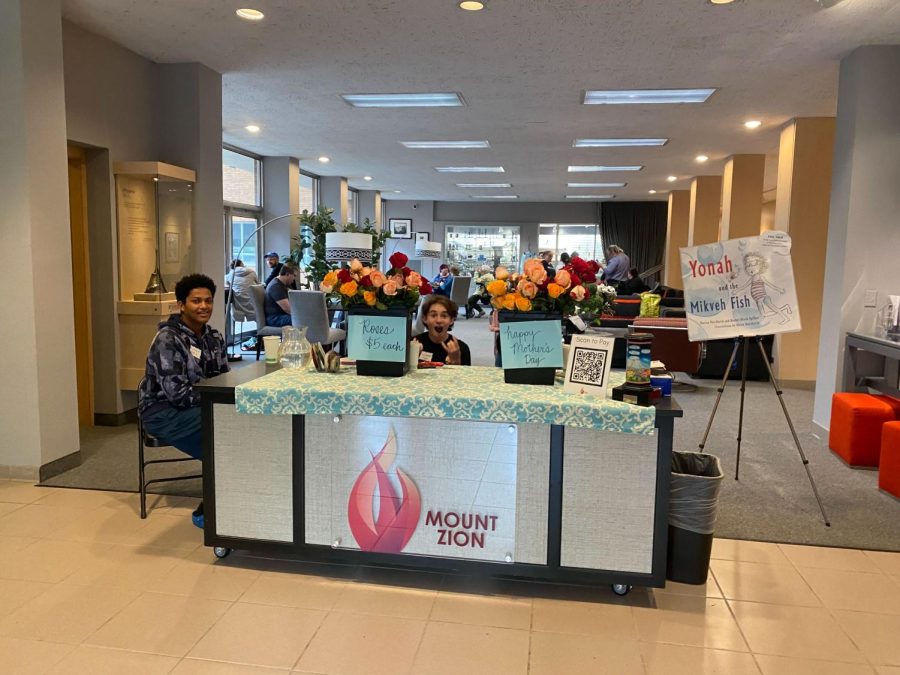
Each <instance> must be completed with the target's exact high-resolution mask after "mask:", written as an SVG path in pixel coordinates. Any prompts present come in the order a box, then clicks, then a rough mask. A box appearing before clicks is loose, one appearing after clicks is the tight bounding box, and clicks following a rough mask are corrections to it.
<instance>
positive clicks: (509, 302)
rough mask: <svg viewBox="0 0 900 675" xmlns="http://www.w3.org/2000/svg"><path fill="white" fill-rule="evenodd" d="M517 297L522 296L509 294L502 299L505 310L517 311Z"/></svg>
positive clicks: (501, 302)
mask: <svg viewBox="0 0 900 675" xmlns="http://www.w3.org/2000/svg"><path fill="white" fill-rule="evenodd" d="M517 297H521V296H517V295H516V294H515V293H507V294H506V295H504V296H503V297H501V298H500V304H502V305H503V309H515V308H516V298H517Z"/></svg>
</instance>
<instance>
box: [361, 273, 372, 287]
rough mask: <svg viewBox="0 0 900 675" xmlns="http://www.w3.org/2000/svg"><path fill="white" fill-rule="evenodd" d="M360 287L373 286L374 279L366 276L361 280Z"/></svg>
mask: <svg viewBox="0 0 900 675" xmlns="http://www.w3.org/2000/svg"><path fill="white" fill-rule="evenodd" d="M359 285H360V286H371V285H372V278H371V277H370V276H369V275H368V274H367V275H366V276H364V277H363V278H362V279H360V280H359Z"/></svg>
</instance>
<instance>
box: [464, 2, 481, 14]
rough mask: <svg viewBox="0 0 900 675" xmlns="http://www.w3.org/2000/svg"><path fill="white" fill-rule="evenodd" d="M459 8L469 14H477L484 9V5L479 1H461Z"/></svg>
mask: <svg viewBox="0 0 900 675" xmlns="http://www.w3.org/2000/svg"><path fill="white" fill-rule="evenodd" d="M459 8H460V9H465V10H467V11H469V12H478V11H480V10H482V9H484V3H483V2H480V1H479V0H462V2H460V3H459Z"/></svg>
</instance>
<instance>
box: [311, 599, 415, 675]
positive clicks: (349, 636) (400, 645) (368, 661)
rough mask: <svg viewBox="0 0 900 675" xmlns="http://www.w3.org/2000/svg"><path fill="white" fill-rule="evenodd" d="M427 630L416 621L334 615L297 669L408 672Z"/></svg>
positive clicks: (333, 673)
mask: <svg viewBox="0 0 900 675" xmlns="http://www.w3.org/2000/svg"><path fill="white" fill-rule="evenodd" d="M424 630H425V622H424V621H418V620H415V619H402V618H399V617H393V616H379V617H372V616H371V615H365V614H348V613H346V612H331V613H330V614H329V615H328V616H326V617H325V621H323V622H322V625H321V627H320V628H319V631H318V632H317V633H316V635H315V637H314V638H313V639H312V642H310V643H309V646H308V647H307V648H306V651H305V652H303V656H301V657H300V661H298V662H297V665H296V666H294V667H295V669H296V670H300V671H302V672H309V673H327V674H328V675H357V674H358V675H381V674H382V673H383V674H384V675H395V674H396V673H406V672H409V669H410V667H411V666H412V663H413V658H414V657H415V654H416V649H417V648H418V646H419V641H420V640H421V638H422V633H423V632H424Z"/></svg>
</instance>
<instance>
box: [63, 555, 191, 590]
mask: <svg viewBox="0 0 900 675" xmlns="http://www.w3.org/2000/svg"><path fill="white" fill-rule="evenodd" d="M180 560H182V554H181V553H179V552H178V551H177V550H167V549H162V548H149V547H138V546H125V545H122V544H109V545H106V546H102V547H98V548H97V551H96V553H95V557H94V559H93V560H91V561H90V563H89V564H86V565H82V566H81V567H79V568H78V569H77V570H76V571H75V572H73V573H72V575H71V576H69V577H67V578H66V580H65V581H64V583H66V584H72V585H76V586H103V587H104V588H105V587H109V586H115V587H118V588H134V589H136V590H151V589H150V588H149V587H150V586H151V585H152V584H153V583H154V582H155V581H157V580H158V579H160V578H162V577H163V576H165V575H166V574H168V573H169V572H171V571H172V569H173V568H174V567H175V566H176V565H177V564H178V563H179V561H180Z"/></svg>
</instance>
